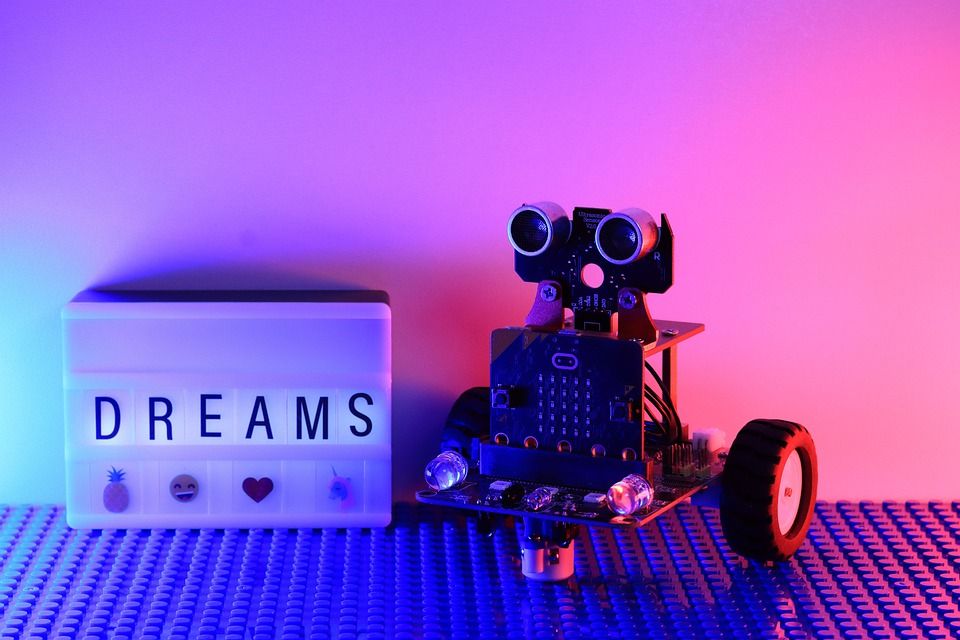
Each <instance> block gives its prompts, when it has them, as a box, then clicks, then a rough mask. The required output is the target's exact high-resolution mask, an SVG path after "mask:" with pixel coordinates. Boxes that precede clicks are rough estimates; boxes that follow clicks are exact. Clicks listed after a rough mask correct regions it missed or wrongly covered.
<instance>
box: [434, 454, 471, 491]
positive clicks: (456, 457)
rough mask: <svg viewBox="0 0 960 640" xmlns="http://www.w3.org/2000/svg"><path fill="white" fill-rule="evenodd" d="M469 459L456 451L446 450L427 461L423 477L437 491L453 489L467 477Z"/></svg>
mask: <svg viewBox="0 0 960 640" xmlns="http://www.w3.org/2000/svg"><path fill="white" fill-rule="evenodd" d="M468 470H469V465H468V464H467V459H466V458H464V457H463V456H462V455H460V454H459V453H457V452H456V451H444V452H443V453H441V454H440V455H438V456H437V457H436V458H434V459H433V460H431V461H430V462H428V463H427V468H426V469H424V470H423V479H424V480H426V481H427V484H428V485H430V487H431V488H432V489H433V490H435V491H446V490H447V489H452V488H453V487H455V486H457V485H458V484H460V483H461V482H463V481H464V480H466V479H467V471H468Z"/></svg>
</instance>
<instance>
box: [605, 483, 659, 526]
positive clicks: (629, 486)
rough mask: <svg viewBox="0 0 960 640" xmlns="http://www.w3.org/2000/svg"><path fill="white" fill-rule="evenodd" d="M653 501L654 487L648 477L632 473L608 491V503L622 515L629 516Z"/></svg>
mask: <svg viewBox="0 0 960 640" xmlns="http://www.w3.org/2000/svg"><path fill="white" fill-rule="evenodd" d="M651 502H653V487H651V486H650V483H649V482H647V480H646V478H644V477H643V476H640V475H637V474H630V475H629V476H627V477H626V478H624V479H623V480H621V481H620V482H617V483H616V484H614V485H613V486H612V487H610V490H609V491H607V504H608V505H609V506H610V509H611V510H613V511H614V512H615V513H618V514H620V515H621V516H629V515H631V514H634V513H636V512H637V511H639V510H640V509H643V508H644V507H646V506H647V505H649V504H650V503H651Z"/></svg>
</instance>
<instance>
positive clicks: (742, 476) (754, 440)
mask: <svg viewBox="0 0 960 640" xmlns="http://www.w3.org/2000/svg"><path fill="white" fill-rule="evenodd" d="M794 452H796V454H797V455H796V457H793V456H792V454H793V453H794ZM788 461H789V470H788V471H787V475H788V476H789V477H788V478H786V479H784V470H785V468H787V467H788ZM798 461H799V471H797V464H798ZM798 479H799V482H800V496H799V498H798V499H796V498H793V493H794V491H795V490H796V487H795V485H796V484H797V481H798ZM783 483H786V486H783V487H781V484H783ZM721 484H722V491H721V494H720V523H721V525H722V526H723V535H724V536H725V537H726V539H727V543H728V544H729V545H730V548H731V549H733V550H734V551H736V552H737V553H739V554H740V555H742V556H745V557H747V558H753V559H755V560H762V561H768V560H778V561H779V560H787V559H788V558H790V557H791V556H792V555H793V554H794V553H795V552H796V551H797V549H799V548H800V545H801V544H803V541H804V539H805V538H806V536H807V530H808V529H809V528H810V521H811V520H812V519H813V509H814V506H815V504H816V501H817V450H816V448H815V447H814V445H813V438H811V437H810V432H808V431H807V430H806V428H804V427H803V426H801V425H799V424H797V423H795V422H787V421H786V420H751V421H750V422H748V423H747V424H746V425H745V426H744V427H743V429H741V430H740V433H738V434H737V437H736V438H734V441H733V445H732V446H731V447H730V451H729V453H728V455H727V461H726V464H725V465H724V469H723V478H722V481H721ZM781 494H782V495H781ZM794 505H796V509H797V511H796V516H792V510H793V507H794ZM781 507H782V508H783V514H782V517H781ZM781 520H783V522H781Z"/></svg>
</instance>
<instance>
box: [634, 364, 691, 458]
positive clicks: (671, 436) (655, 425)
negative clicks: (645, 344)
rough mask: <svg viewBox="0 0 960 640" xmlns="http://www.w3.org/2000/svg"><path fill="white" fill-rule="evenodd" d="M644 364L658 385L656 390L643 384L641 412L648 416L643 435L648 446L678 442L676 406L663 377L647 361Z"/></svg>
mask: <svg viewBox="0 0 960 640" xmlns="http://www.w3.org/2000/svg"><path fill="white" fill-rule="evenodd" d="M644 365H645V366H646V368H647V371H648V372H649V373H650V375H651V376H652V377H653V379H654V381H656V383H657V386H658V387H659V392H658V391H657V389H655V388H654V387H652V386H651V385H649V384H647V383H644V385H643V397H644V403H643V412H644V413H645V414H647V417H649V418H650V420H648V421H646V422H645V423H644V425H645V437H646V438H647V444H648V445H649V446H651V447H653V448H655V449H662V448H665V447H669V446H670V445H672V444H674V443H677V442H680V439H681V438H682V435H683V428H682V426H681V422H680V416H679V415H678V414H677V407H676V405H674V404H673V398H671V397H670V392H669V390H668V389H667V387H666V385H665V384H664V382H663V378H661V377H660V374H659V373H657V370H656V369H654V368H653V365H651V364H650V363H649V362H644Z"/></svg>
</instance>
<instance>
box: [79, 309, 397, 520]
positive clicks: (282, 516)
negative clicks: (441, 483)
mask: <svg viewBox="0 0 960 640" xmlns="http://www.w3.org/2000/svg"><path fill="white" fill-rule="evenodd" d="M63 339H64V373H63V384H64V399H65V413H66V464H67V522H68V523H69V524H70V526H72V527H78V528H130V527H137V528H147V527H163V528H201V527H213V528H226V527H236V528H248V527H374V526H385V525H386V524H388V523H389V521H390V507H391V496H390V440H391V437H390V435H391V434H390V385H391V374H390V306H389V302H388V300H387V296H386V294H385V293H383V292H373V291H362V292H350V291H205V292H204V291H163V292H160V291H152V292H146V291H140V292H117V291H113V292H103V291H87V292H84V293H81V294H80V295H78V296H77V297H76V298H74V300H73V301H71V302H70V303H69V304H68V305H67V306H66V307H65V308H64V310H63Z"/></svg>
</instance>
